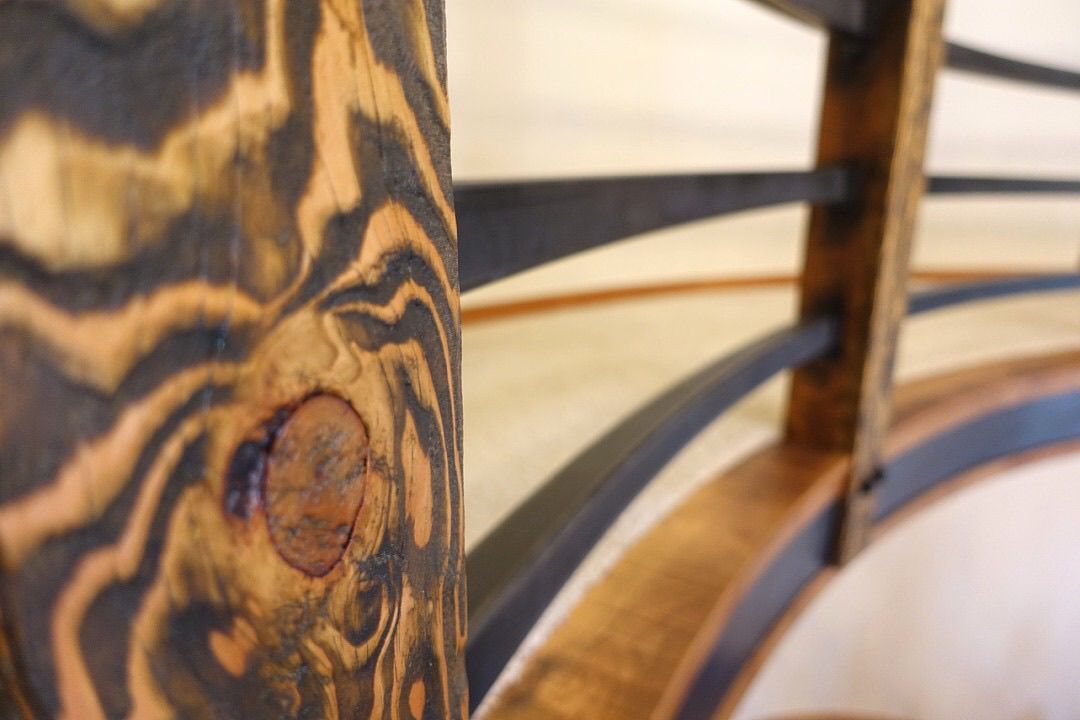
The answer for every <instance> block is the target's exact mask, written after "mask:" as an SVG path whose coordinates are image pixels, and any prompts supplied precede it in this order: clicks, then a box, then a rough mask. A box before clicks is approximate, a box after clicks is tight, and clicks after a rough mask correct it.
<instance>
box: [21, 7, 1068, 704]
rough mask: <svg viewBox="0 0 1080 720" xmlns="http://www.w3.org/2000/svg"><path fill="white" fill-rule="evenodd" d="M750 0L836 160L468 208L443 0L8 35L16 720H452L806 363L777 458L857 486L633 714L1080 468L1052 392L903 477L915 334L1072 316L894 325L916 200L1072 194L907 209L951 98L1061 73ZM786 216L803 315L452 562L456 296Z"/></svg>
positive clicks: (499, 191) (1010, 286) (478, 197)
mask: <svg viewBox="0 0 1080 720" xmlns="http://www.w3.org/2000/svg"><path fill="white" fill-rule="evenodd" d="M765 4H766V5H768V6H770V7H772V8H774V9H777V10H780V11H781V12H783V13H785V14H787V15H789V16H791V17H794V18H796V19H798V20H800V21H804V22H809V23H812V24H814V25H817V26H819V27H821V28H822V29H823V30H825V31H827V32H828V33H829V35H830V55H829V64H828V69H827V73H826V76H827V80H826V88H825V101H824V109H823V114H822V123H821V135H820V138H819V153H818V161H817V166H816V167H814V168H811V169H797V170H795V171H792V172H764V173H753V172H748V173H716V174H693V175H669V176H649V177H613V178H573V179H567V180H557V181H551V180H545V181H533V182H530V181H522V182H512V183H484V184H467V183H460V184H458V185H457V186H453V185H452V182H451V175H450V167H449V149H448V140H449V132H450V128H449V120H448V117H449V113H448V105H447V99H446V92H445V84H446V68H445V53H444V49H443V47H442V41H443V40H442V39H443V36H444V27H443V11H442V7H441V4H440V3H439V2H437V1H427V0H425V2H419V1H417V2H404V1H403V2H400V3H398V2H389V3H348V2H346V3H339V2H330V1H329V0H320V1H319V2H309V3H301V2H295V3H274V2H254V3H239V2H225V1H222V2H210V3H182V2H178V3H108V2H103V3H76V2H72V3H32V2H23V3H0V580H2V585H0V715H4V716H5V717H8V716H10V717H19V718H38V717H42V718H43V717H67V718H78V719H79V720H83V719H86V720H97V719H99V718H113V717H129V716H130V717H178V718H189V717H190V718H196V717H198V718H209V717H222V718H225V717H245V718H276V717H326V718H330V717H352V716H358V717H359V716H362V717H408V716H412V717H414V718H420V717H424V718H437V717H438V718H441V717H462V716H464V715H466V714H468V712H469V709H470V708H473V709H475V708H476V707H477V706H478V705H479V704H480V703H481V702H482V701H483V700H484V699H485V697H486V696H487V693H488V691H489V689H490V688H491V686H492V684H493V683H494V682H495V681H496V679H497V678H498V677H499V675H500V673H501V672H502V671H503V669H504V667H505V666H506V663H507V662H508V660H509V659H510V657H511V656H512V655H513V654H514V653H515V652H516V651H517V650H518V648H519V647H520V645H521V642H522V640H523V638H524V637H525V635H526V633H527V632H528V631H529V630H530V628H532V627H533V626H534V624H535V623H536V621H537V619H538V618H539V617H540V615H541V614H542V613H543V612H544V610H545V609H546V608H547V607H548V606H549V605H550V603H551V602H552V600H553V598H554V597H555V595H556V594H557V593H558V592H559V590H560V589H561V588H562V587H563V586H564V584H565V583H566V582H567V579H568V578H569V577H570V575H571V574H572V573H573V572H574V570H575V569H576V568H577V567H578V566H579V565H580V564H581V563H582V561H583V559H584V558H585V556H586V555H587V554H588V552H589V550H590V549H591V548H592V547H593V546H594V545H595V544H596V543H597V542H598V540H599V539H600V538H601V537H602V536H603V535H604V533H605V531H606V530H607V529H608V528H609V527H610V526H611V524H612V523H613V521H614V520H615V519H616V518H617V517H618V516H619V514H620V513H621V512H622V510H623V509H625V508H626V507H627V505H628V504H629V503H630V502H631V501H632V500H633V499H634V497H635V496H637V494H638V493H639V492H640V491H641V490H642V489H643V488H644V487H645V486H646V485H647V484H648V483H649V481H650V480H651V479H652V478H653V476H654V475H655V474H656V473H657V472H658V471H659V470H660V469H661V468H662V467H663V466H664V465H665V463H667V462H668V461H669V460H670V459H671V458H672V457H673V456H674V455H675V453H676V452H678V450H679V449H680V448H682V447H684V446H685V445H686V444H687V443H688V442H689V441H690V440H691V439H692V438H693V437H694V436H695V435H696V434H697V433H698V432H699V431H700V430H702V429H703V428H704V427H705V426H706V425H707V424H708V423H710V422H711V421H713V420H714V419H715V418H716V417H717V416H719V415H720V414H721V413H723V412H724V411H725V410H727V409H728V408H730V407H731V406H732V405H733V404H734V403H735V402H737V401H738V400H740V399H741V398H743V397H745V396H746V395H747V394H748V393H749V392H751V391H752V390H753V389H754V388H756V387H758V386H760V385H761V384H762V383H764V382H765V381H767V380H768V379H769V378H772V377H774V376H775V375H777V374H778V373H781V372H784V371H789V370H790V371H792V372H793V377H794V380H793V390H792V395H791V399H790V403H789V409H788V415H787V434H786V439H785V445H784V447H785V448H795V447H798V448H805V449H809V450H811V451H817V452H823V453H831V454H833V455H835V456H836V457H839V458H842V459H843V463H842V464H841V465H839V466H837V467H839V468H840V469H839V470H837V472H841V473H842V475H843V477H842V483H841V484H842V485H843V489H842V490H840V491H838V492H837V493H834V494H826V495H827V497H826V496H825V495H823V496H822V497H824V498H825V499H824V500H821V502H820V503H819V504H818V505H815V506H814V508H813V512H812V513H811V512H809V511H807V512H805V513H804V514H803V515H801V516H800V518H801V520H800V522H802V521H805V522H804V523H803V524H801V525H799V527H798V531H797V532H795V531H793V532H792V534H791V535H790V537H789V536H785V537H784V538H783V539H782V540H783V542H781V540H777V545H776V547H775V548H773V554H772V555H769V556H768V558H765V559H760V558H758V559H756V560H755V561H754V562H756V563H757V564H755V565H754V568H755V570H754V573H753V578H754V582H752V583H748V584H747V585H746V587H745V588H744V590H745V592H744V593H743V594H741V595H739V596H738V598H736V600H737V601H732V603H731V604H730V607H729V608H728V610H729V611H730V612H729V614H728V615H725V616H724V617H727V618H729V620H728V622H727V624H724V623H722V622H720V621H717V624H716V625H715V627H714V626H710V628H709V629H708V632H705V633H703V635H702V639H701V640H700V646H695V647H697V650H696V654H695V655H693V658H691V659H687V660H686V661H685V664H686V669H685V672H683V673H682V675H681V676H680V678H681V679H679V680H678V682H675V681H673V682H672V684H671V685H670V686H669V689H668V690H666V691H665V694H664V697H663V699H662V701H660V702H659V704H658V705H657V706H656V708H647V709H643V710H642V712H643V713H646V714H648V713H652V712H653V711H654V710H655V715H654V717H670V716H678V717H686V718H695V717H708V716H711V715H712V714H713V713H714V711H716V709H717V708H718V707H720V706H721V704H722V703H724V702H730V698H731V697H733V696H732V695H731V694H730V692H729V691H730V690H731V688H732V686H733V683H734V682H735V680H736V677H737V676H738V675H739V673H740V672H742V671H743V669H744V668H745V667H746V666H747V663H749V662H750V658H751V655H752V654H753V652H754V651H755V649H756V648H758V647H760V646H761V644H762V642H763V640H764V638H765V637H766V635H767V633H768V632H769V631H770V629H771V628H773V627H774V626H775V625H776V623H777V621H778V618H779V617H780V616H781V615H782V614H783V613H784V612H785V611H786V609H787V608H789V607H791V605H792V603H793V602H794V599H795V598H796V596H797V595H798V594H799V593H800V592H801V591H802V590H803V588H805V587H806V585H807V583H809V582H810V579H811V578H812V577H814V576H815V573H818V572H820V570H821V568H823V567H825V566H826V565H828V564H829V563H843V562H845V561H846V560H848V559H850V558H851V557H853V556H854V555H855V554H857V553H858V552H859V551H860V550H861V549H862V547H863V546H864V545H865V544H866V543H867V542H868V540H869V538H870V534H871V532H872V531H873V530H874V528H876V527H877V526H878V525H879V524H880V523H881V522H882V521H883V520H884V519H886V518H887V517H890V516H892V515H893V514H895V513H896V512H897V511H898V510H899V509H900V508H903V507H906V506H908V505H909V504H910V503H912V502H914V501H915V500H916V499H917V498H918V497H920V496H922V495H923V494H924V493H926V492H927V491H928V490H930V489H932V488H933V487H935V486H936V485H937V484H939V483H941V482H943V481H944V480H946V479H948V478H949V477H952V476H953V475H955V474H956V473H958V472H960V471H962V470H964V469H965V468H969V467H972V466H975V465H977V464H979V463H981V462H984V461H986V460H988V459H991V458H994V457H998V456H1000V455H1002V454H1011V453H1019V452H1023V451H1025V450H1028V449H1031V448H1034V447H1040V446H1043V445H1046V444H1049V443H1053V442H1058V441H1061V440H1063V439H1066V438H1069V437H1078V436H1080V392H1074V391H1070V392H1060V393H1058V394H1057V395H1055V396H1053V397H1040V398H1037V399H1032V400H1030V401H1026V402H1022V403H1019V404H1014V405H1012V406H1008V407H995V408H993V409H991V410H987V411H985V412H984V413H983V414H982V415H980V416H978V417H974V418H967V419H966V420H965V422H964V423H960V424H953V425H950V426H949V427H948V428H946V429H944V430H942V431H941V432H939V433H937V434H935V435H933V436H932V437H927V438H923V439H922V441H921V442H920V443H919V444H917V445H916V446H913V447H910V448H906V449H905V451H904V452H898V453H897V452H894V453H891V454H890V453H888V452H886V449H885V447H884V437H885V434H886V429H887V428H888V426H889V424H890V404H891V399H892V367H893V361H894V355H895V347H896V337H897V333H898V331H899V327H900V324H901V321H902V318H903V317H905V316H906V315H910V314H918V313H924V312H930V311H933V310H937V309H940V308H944V307H950V306H954V305H957V304H959V303H967V302H974V301H978V300H982V299H986V298H991V297H1000V296H1005V295H1014V294H1018V293H1029V292H1050V291H1061V290H1075V289H1077V288H1080V274H1076V273H1062V274H1058V275H1045V276H1024V277H1016V278H1006V279H998V280H992V281H984V282H977V283H970V284H963V285H950V286H942V287H934V288H933V289H930V290H925V291H922V292H919V293H916V294H914V295H912V296H910V297H909V295H908V283H907V276H908V264H909V255H910V246H911V239H912V234H913V219H914V215H915V212H916V209H917V207H918V205H919V202H920V201H921V198H922V195H923V193H924V190H925V192H926V193H928V194H929V196H930V197H931V199H932V198H933V197H936V196H938V195H946V194H979V195H985V194H998V193H1015V194H1036V193H1040V194H1041V193H1077V192H1080V179H1058V180H1050V179H1029V178H1008V177H951V176H949V177H930V178H926V177H925V173H924V170H923V155H924V148H925V137H926V132H927V124H928V122H929V108H930V104H931V101H932V97H933V85H934V80H935V78H936V76H937V73H938V70H939V67H940V66H945V67H947V68H951V69H953V70H957V71H962V72H969V73H978V74H980V75H986V76H991V77H998V78H1005V79H1008V80H1012V81H1018V82H1025V83H1036V84H1040V85H1043V86H1048V87H1052V88H1056V89H1059V90H1062V91H1066V92H1073V91H1077V90H1080V73H1078V72H1073V71H1068V70H1062V69H1057V68H1051V67H1045V66H1041V65H1036V64H1031V63H1027V62H1023V61H1019V60H1015V59H1011V58H1004V57H999V56H996V55H993V54H990V53H986V52H983V51H981V50H975V49H972V48H969V47H965V46H961V45H956V44H951V43H947V42H945V41H944V40H943V39H942V37H941V20H942V12H943V0H767V1H765ZM450 72H453V69H452V68H451V69H450ZM988 150H989V149H988ZM784 203H806V204H809V205H811V206H812V208H813V210H812V219H811V223H810V229H809V231H808V236H807V260H806V267H805V269H804V272H803V273H802V275H801V278H800V285H801V287H800V290H801V298H802V301H801V310H800V318H799V320H798V321H797V322H796V323H795V324H794V325H793V326H792V327H790V328H786V329H783V330H780V331H778V332H775V333H772V334H770V335H768V336H766V337H764V338H762V339H760V340H758V341H757V342H755V343H753V344H751V345H748V346H746V347H744V348H742V349H740V350H738V351H736V352H734V353H732V354H731V355H729V356H727V357H724V358H721V359H719V360H717V361H715V362H713V363H712V364H710V365H708V366H706V367H705V368H703V369H701V370H699V371H698V372H696V373H695V374H693V375H692V376H690V377H687V378H685V379H683V380H681V381H679V382H677V383H675V384H674V385H673V386H672V387H671V388H669V389H668V390H666V391H665V392H663V393H661V394H659V395H658V396H656V397H655V398H653V399H652V400H650V401H649V402H648V403H646V404H645V405H643V406H642V407H641V408H639V409H638V410H637V411H635V412H634V413H632V414H631V415H629V416H628V417H626V418H623V419H622V420H621V421H620V422H619V423H618V424H617V425H616V427H615V428H614V429H613V430H611V431H610V432H608V433H606V434H605V435H603V436H602V437H600V438H599V439H597V440H596V441H595V442H593V444H592V445H591V446H590V447H589V448H588V449H586V450H585V451H584V452H583V453H582V454H581V455H579V456H578V457H577V458H575V459H573V460H572V461H571V462H569V463H568V464H567V465H566V466H565V467H564V468H563V469H562V470H561V471H559V472H558V473H557V474H556V475H555V476H554V477H553V478H551V479H550V480H549V481H548V482H547V483H546V484H545V485H544V486H543V487H541V488H540V489H539V490H538V491H537V492H536V493H535V494H533V495H532V496H530V497H529V498H527V499H526V500H525V501H524V502H523V503H521V504H520V505H519V506H518V507H517V508H516V509H514V510H513V511H512V512H511V513H510V515H509V516H508V517H507V519H506V520H505V521H504V522H503V523H501V524H500V525H499V526H498V527H496V528H495V530H493V531H492V532H491V533H490V534H489V535H488V536H487V537H486V538H485V539H484V540H482V541H481V542H480V543H479V544H478V545H477V547H476V548H475V549H474V550H473V551H472V552H471V553H470V554H469V556H468V558H467V559H466V558H465V557H464V540H463V533H462V527H461V518H462V505H463V502H465V501H466V500H467V499H464V498H463V497H462V494H463V489H462V482H461V480H462V466H461V457H460V447H461V435H460V428H461V424H460V423H461V402H460V346H459V338H460V314H459V309H458V292H459V290H469V289H472V288H476V287H479V286H481V285H483V284H485V283H488V282H491V281H494V280H498V279H502V278H506V277H508V276H510V275H513V274H514V273H518V272H521V271H523V270H527V269H529V268H533V267H536V266H538V265H540V264H543V263H546V262H549V261H552V260H555V259H558V258H561V257H565V256H568V255H571V254H573V253H576V252H580V251H583V250H586V249H590V248H596V247H600V246H603V245H606V244H609V243H614V242H617V241H620V240H622V239H625V238H627V237H630V236H633V235H636V234H640V233H644V232H647V231H652V230H657V229H661V228H665V227H670V226H673V225H676V224H679V223H684V222H689V221H693V220H698V219H702V218H707V217H716V216H720V215H724V214H728V213H734V212H740V211H744V210H750V209H754V208H762V207H767V206H772V205H778V204H784ZM455 227H456V233H457V234H456V242H455ZM716 241H717V242H724V241H725V240H724V239H723V238H717V240H716ZM455 269H456V270H457V275H456V276H455ZM830 482H831V481H830ZM466 574H467V575H468V597H467V599H466V597H465V575H466ZM466 616H467V617H466ZM731 618H736V619H737V623H736V621H735V620H731ZM466 619H467V622H466ZM733 623H734V624H733ZM466 625H468V627H469V632H468V637H469V640H468V643H467V645H466ZM687 657H688V658H690V656H689V655H688V656H687ZM466 668H467V677H468V680H467V682H468V690H467V691H466V687H465V683H466V679H465V678H466V672H465V670H466ZM466 694H468V698H466ZM725 698H727V699H725Z"/></svg>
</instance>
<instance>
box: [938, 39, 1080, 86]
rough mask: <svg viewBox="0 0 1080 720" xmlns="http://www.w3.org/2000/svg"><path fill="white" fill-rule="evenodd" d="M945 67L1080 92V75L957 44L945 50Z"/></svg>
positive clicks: (1071, 71)
mask: <svg viewBox="0 0 1080 720" xmlns="http://www.w3.org/2000/svg"><path fill="white" fill-rule="evenodd" d="M945 64H946V65H947V66H948V67H950V68H952V69H953V70H960V71H962V72H969V73H975V74H978V75H986V76H989V77H997V78H1002V79H1004V80H1015V81H1017V82H1023V83H1031V84H1034V85H1044V86H1047V87H1053V88H1059V89H1063V90H1080V72H1075V71H1073V70H1064V69H1062V68H1056V67H1050V66H1048V65H1037V64H1035V63H1029V62H1024V61H1023V60H1015V59H1013V58H1008V57H1003V56H1001V55H995V54H993V53H988V52H985V51H983V50H976V49H975V48H972V47H968V46H966V45H959V44H957V43H948V44H947V45H946V46H945Z"/></svg>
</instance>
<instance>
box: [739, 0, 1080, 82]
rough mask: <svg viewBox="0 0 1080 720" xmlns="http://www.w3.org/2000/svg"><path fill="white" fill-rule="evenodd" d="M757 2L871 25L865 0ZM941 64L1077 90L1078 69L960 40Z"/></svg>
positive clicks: (812, 20) (800, 16)
mask: <svg viewBox="0 0 1080 720" xmlns="http://www.w3.org/2000/svg"><path fill="white" fill-rule="evenodd" d="M758 2H759V3H760V4H761V5H765V6H766V7H769V8H773V9H776V10H780V11H781V12H783V13H784V14H786V15H788V16H790V17H793V18H795V19H797V20H800V21H802V22H806V23H809V24H811V25H816V26H818V27H823V28H827V29H829V30H837V31H840V32H845V33H849V34H851V35H858V36H869V35H870V34H871V28H872V26H873V18H872V16H871V14H870V13H871V10H872V9H873V4H872V3H869V2H868V1H867V0H758ZM945 65H946V66H947V67H949V68H952V69H953V70H960V71H962V72H969V73H975V74H978V75H986V76H989V77H997V78H1002V79H1005V80H1015V81H1017V82H1023V83H1031V84H1036V85H1044V86H1047V87H1054V88H1060V89H1063V90H1080V72H1077V71H1075V70H1066V69H1063V68H1056V67H1053V66H1050V65H1040V64H1037V63H1031V62H1026V61H1024V60H1017V59H1015V58H1010V57H1005V56H1003V55H997V54H995V53H990V52H986V51H985V50H979V49H976V48H973V47H969V46H967V45H962V44H960V43H952V42H950V43H946V45H945Z"/></svg>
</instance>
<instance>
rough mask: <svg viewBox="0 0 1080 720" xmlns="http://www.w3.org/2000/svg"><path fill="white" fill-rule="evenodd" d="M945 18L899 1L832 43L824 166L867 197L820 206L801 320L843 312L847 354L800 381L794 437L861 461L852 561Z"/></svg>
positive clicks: (847, 544)
mask: <svg viewBox="0 0 1080 720" xmlns="http://www.w3.org/2000/svg"><path fill="white" fill-rule="evenodd" d="M943 12H944V1H943V0H889V2H885V3H881V6H880V16H879V17H877V18H875V22H874V23H873V25H872V26H871V30H870V31H869V33H868V35H867V37H866V38H865V39H856V38H853V37H851V36H848V35H845V34H842V33H839V32H834V33H833V34H832V35H831V39H830V46H829V60H828V68H827V71H826V84H825V99H824V106H823V109H822V116H821V117H822V119H821V129H820V134H819V139H818V159H817V161H818V164H819V166H821V167H830V166H834V165H837V164H850V165H851V166H853V167H855V168H857V170H858V172H859V173H860V175H861V178H862V182H863V186H862V188H863V189H862V194H861V197H860V198H859V200H858V201H857V202H855V203H853V204H852V205H850V206H848V207H843V208H840V207H829V206H823V205H818V206H815V207H814V209H813V212H812V214H811V218H810V227H809V231H808V233H807V241H806V260H805V266H804V271H803V280H802V286H801V304H800V312H801V314H802V316H803V317H816V316H820V315H823V314H832V313H840V315H841V317H842V318H843V325H842V332H841V348H840V351H839V353H838V354H837V356H835V357H833V358H828V359H826V360H822V361H818V362H815V363H811V364H809V365H807V366H806V367H804V368H802V369H801V370H799V371H798V372H796V373H795V376H794V380H793V383H792V390H791V401H790V408H789V412H788V421H787V435H788V438H789V439H790V440H791V441H792V442H795V443H799V444H803V445H807V446H810V447H820V448H828V449H831V450H838V451H842V452H846V453H850V454H851V457H852V463H851V477H850V478H849V502H848V507H847V510H846V520H845V523H844V531H843V532H842V536H841V538H840V541H839V548H838V552H839V557H840V558H841V559H846V558H848V557H850V556H851V555H853V554H854V553H856V552H857V551H858V549H859V547H860V546H861V544H862V543H863V542H864V540H865V538H864V537H863V533H862V530H863V529H864V528H865V525H866V517H867V514H868V512H869V506H870V504H871V503H872V496H871V494H870V492H869V490H868V489H867V488H866V483H868V482H869V481H870V480H871V479H872V478H873V476H874V474H875V472H876V470H877V468H878V465H879V463H880V453H881V441H882V438H883V436H884V432H885V428H886V427H887V424H888V416H889V393H890V387H891V375H892V366H893V356H894V353H895V348H896V340H897V334H898V330H899V325H900V321H901V319H902V318H903V316H904V314H905V311H906V303H907V279H908V264H909V259H910V254H911V238H912V235H913V231H914V223H915V216H916V211H917V209H918V203H919V198H920V196H921V195H922V193H923V189H924V184H925V181H924V179H923V155H924V151H925V146H926V134H927V123H928V121H929V114H930V103H931V98H932V97H933V87H934V80H935V76H936V74H937V71H938V68H939V67H940V65H941V62H942V56H943V44H942V39H941V23H942V15H943Z"/></svg>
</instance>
